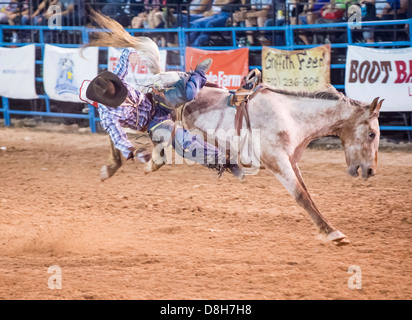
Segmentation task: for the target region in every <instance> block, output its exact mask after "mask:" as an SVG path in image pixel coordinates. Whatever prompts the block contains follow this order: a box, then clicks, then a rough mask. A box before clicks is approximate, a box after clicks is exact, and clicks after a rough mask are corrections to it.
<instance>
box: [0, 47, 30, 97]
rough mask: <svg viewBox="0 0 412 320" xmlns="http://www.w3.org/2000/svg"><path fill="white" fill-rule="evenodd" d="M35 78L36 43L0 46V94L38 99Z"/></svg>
mask: <svg viewBox="0 0 412 320" xmlns="http://www.w3.org/2000/svg"><path fill="white" fill-rule="evenodd" d="M34 78H35V45H34V44H30V45H28V46H24V47H21V48H0V96H3V97H6V98H13V99H37V98H38V97H37V94H36V86H35V79H34Z"/></svg>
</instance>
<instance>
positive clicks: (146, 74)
mask: <svg viewBox="0 0 412 320" xmlns="http://www.w3.org/2000/svg"><path fill="white" fill-rule="evenodd" d="M122 51H123V49H121V48H120V49H119V48H113V47H109V49H108V57H107V70H108V71H111V72H113V71H114V69H115V68H116V66H117V63H118V62H119V58H120V56H121V54H122ZM159 52H160V65H161V68H162V70H163V71H165V70H166V59H167V51H166V50H159ZM150 78H151V73H150V71H149V70H148V69H147V67H146V64H145V61H144V59H142V60H140V61H139V62H138V63H137V64H136V66H132V65H130V66H129V70H128V73H127V76H126V81H127V82H129V83H130V84H132V85H133V87H134V88H135V89H137V90H139V91H142V92H145V91H147V87H145V85H146V84H147V82H148V80H150Z"/></svg>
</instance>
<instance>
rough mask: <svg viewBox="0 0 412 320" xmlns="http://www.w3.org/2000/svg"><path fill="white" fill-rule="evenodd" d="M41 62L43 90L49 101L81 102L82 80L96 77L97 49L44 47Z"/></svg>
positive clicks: (47, 45)
mask: <svg viewBox="0 0 412 320" xmlns="http://www.w3.org/2000/svg"><path fill="white" fill-rule="evenodd" d="M44 50H45V51H44V62H43V83H44V90H45V92H46V94H47V95H48V96H49V98H50V99H53V100H59V101H69V102H82V101H81V100H80V99H79V91H80V87H81V85H82V82H83V80H92V79H93V78H94V77H96V76H97V67H98V55H99V48H98V47H90V48H86V49H85V50H83V52H82V54H83V57H82V56H81V55H80V48H76V49H71V48H61V47H56V46H52V45H49V44H46V45H45V48H44Z"/></svg>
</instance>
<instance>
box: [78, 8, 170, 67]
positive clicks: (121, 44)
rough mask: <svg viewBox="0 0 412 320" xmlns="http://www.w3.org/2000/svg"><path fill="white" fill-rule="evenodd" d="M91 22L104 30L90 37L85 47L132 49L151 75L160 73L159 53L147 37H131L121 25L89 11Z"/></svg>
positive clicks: (157, 48) (155, 45)
mask: <svg viewBox="0 0 412 320" xmlns="http://www.w3.org/2000/svg"><path fill="white" fill-rule="evenodd" d="M90 18H91V21H92V22H93V23H94V24H95V25H97V26H98V27H100V28H102V29H105V30H98V29H96V30H97V31H99V32H96V33H94V34H93V36H92V37H91V39H90V41H89V43H87V44H85V45H84V46H83V49H84V48H87V47H92V46H95V47H115V48H129V47H131V48H134V49H136V51H138V53H139V55H140V56H141V57H142V58H144V60H145V64H146V66H147V68H148V69H149V70H150V72H151V73H152V74H157V73H160V72H161V71H162V70H161V64H160V52H159V47H158V46H157V44H156V43H155V42H154V41H153V40H152V39H150V38H148V37H133V36H132V35H131V34H130V33H129V32H127V31H126V30H125V29H124V28H123V27H122V25H121V24H119V23H118V22H117V21H115V20H113V19H112V18H109V17H107V16H105V15H103V14H101V13H99V12H96V11H94V10H93V9H91V12H90Z"/></svg>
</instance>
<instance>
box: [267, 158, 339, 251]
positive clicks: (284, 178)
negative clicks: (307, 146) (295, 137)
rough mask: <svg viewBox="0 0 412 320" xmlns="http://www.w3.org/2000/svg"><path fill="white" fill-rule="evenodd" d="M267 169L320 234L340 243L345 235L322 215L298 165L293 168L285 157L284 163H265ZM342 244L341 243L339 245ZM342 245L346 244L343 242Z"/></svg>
mask: <svg viewBox="0 0 412 320" xmlns="http://www.w3.org/2000/svg"><path fill="white" fill-rule="evenodd" d="M264 164H265V167H266V168H267V169H269V170H271V171H272V172H273V173H274V174H275V176H276V178H277V179H278V180H279V181H280V182H281V183H282V184H283V186H284V187H285V188H286V190H287V191H288V192H289V193H290V194H291V195H292V196H293V197H294V198H295V200H296V202H297V203H298V204H299V205H300V206H301V207H303V208H304V209H305V210H306V211H307V212H308V213H309V216H310V217H311V218H312V220H313V222H314V223H315V225H316V226H317V228H318V229H319V232H320V233H321V234H323V235H325V236H326V238H327V240H329V241H334V242H336V243H337V242H339V241H341V240H342V239H344V238H345V235H344V234H342V233H341V232H340V231H338V230H336V229H335V228H334V227H333V225H332V224H331V223H329V222H328V221H327V220H326V218H325V217H323V215H322V214H321V213H320V211H319V210H318V208H317V207H316V205H315V203H314V202H313V200H312V198H311V196H310V194H309V192H308V191H307V189H306V186H305V184H304V183H303V179H302V177H301V175H300V171H299V168H298V167H297V164H296V165H295V166H292V164H291V163H290V161H289V159H288V158H286V157H285V159H284V160H283V161H281V160H280V161H277V162H273V161H270V162H268V161H265V163H264ZM337 244H340V243H337ZM342 244H344V243H343V242H342Z"/></svg>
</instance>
